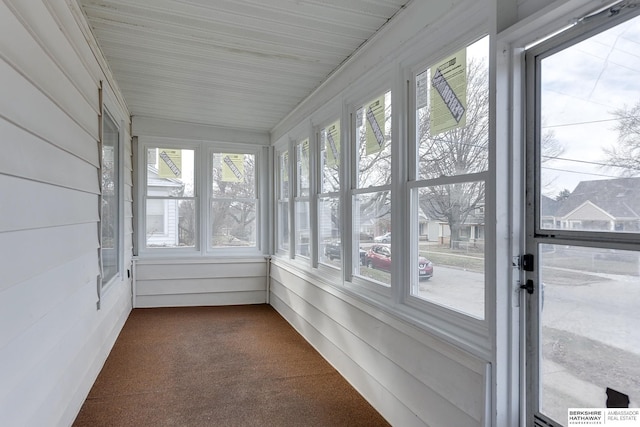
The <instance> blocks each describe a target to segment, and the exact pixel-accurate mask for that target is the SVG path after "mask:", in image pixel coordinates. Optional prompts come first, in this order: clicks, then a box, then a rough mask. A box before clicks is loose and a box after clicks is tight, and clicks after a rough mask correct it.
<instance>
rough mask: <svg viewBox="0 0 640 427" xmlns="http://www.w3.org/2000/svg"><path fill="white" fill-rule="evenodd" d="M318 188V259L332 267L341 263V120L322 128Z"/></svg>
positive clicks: (336, 266)
mask: <svg viewBox="0 0 640 427" xmlns="http://www.w3.org/2000/svg"><path fill="white" fill-rule="evenodd" d="M319 184H320V185H319V191H318V260H319V262H320V263H321V264H324V265H328V266H330V267H333V268H338V269H339V268H340V267H341V265H342V262H341V261H342V245H341V241H340V197H339V196H340V194H339V191H340V121H339V120H338V121H335V122H333V123H331V124H330V125H329V126H326V127H324V128H322V129H321V131H320V180H319Z"/></svg>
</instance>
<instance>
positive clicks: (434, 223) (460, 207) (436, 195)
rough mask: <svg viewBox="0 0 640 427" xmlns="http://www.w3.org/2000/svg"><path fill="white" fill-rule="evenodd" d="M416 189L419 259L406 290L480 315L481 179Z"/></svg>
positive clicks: (466, 312) (482, 255)
mask: <svg viewBox="0 0 640 427" xmlns="http://www.w3.org/2000/svg"><path fill="white" fill-rule="evenodd" d="M417 191H418V198H417V200H418V203H417V206H415V209H417V210H418V211H417V215H415V217H416V218H417V221H418V224H414V229H415V230H418V234H419V238H418V247H417V248H416V249H417V250H416V252H417V255H418V260H417V262H416V264H415V265H416V267H417V268H416V269H415V270H414V271H413V272H412V275H413V280H412V283H413V286H412V291H411V294H412V295H413V296H416V297H418V298H422V299H425V300H428V301H431V302H434V303H437V304H440V305H443V306H446V307H448V308H451V309H453V310H456V311H460V312H463V313H465V314H468V315H470V316H473V317H477V318H479V319H483V318H484V242H485V228H484V197H485V194H484V192H485V185H484V182H468V183H461V184H451V185H442V186H434V187H426V188H420V189H418V190H417ZM431 275H432V276H433V277H430V276H431ZM420 279H422V280H420ZM427 280H428V282H427Z"/></svg>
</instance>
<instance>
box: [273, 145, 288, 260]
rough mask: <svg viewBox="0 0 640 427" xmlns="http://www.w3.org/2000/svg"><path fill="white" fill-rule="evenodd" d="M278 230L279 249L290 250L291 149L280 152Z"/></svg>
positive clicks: (278, 157) (278, 160)
mask: <svg viewBox="0 0 640 427" xmlns="http://www.w3.org/2000/svg"><path fill="white" fill-rule="evenodd" d="M277 162H278V168H277V171H278V186H277V191H278V195H277V197H278V207H277V214H276V215H277V217H278V230H277V241H278V245H277V248H278V251H279V252H288V251H289V245H290V241H289V239H290V237H289V236H290V228H289V150H284V151H281V152H279V153H278V156H277Z"/></svg>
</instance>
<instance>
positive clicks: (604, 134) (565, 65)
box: [541, 17, 640, 197]
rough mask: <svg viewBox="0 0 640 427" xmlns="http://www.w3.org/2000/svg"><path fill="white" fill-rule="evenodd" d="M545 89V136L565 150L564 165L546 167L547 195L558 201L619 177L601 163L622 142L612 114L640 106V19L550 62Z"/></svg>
mask: <svg viewBox="0 0 640 427" xmlns="http://www.w3.org/2000/svg"><path fill="white" fill-rule="evenodd" d="M541 90H542V93H541V100H542V101H541V102H542V104H541V108H542V121H543V131H552V132H553V133H554V135H555V138H556V139H557V140H558V141H559V142H560V143H561V144H562V146H563V147H564V149H565V151H564V153H563V154H562V155H561V158H562V159H565V160H552V161H547V162H545V163H544V164H543V169H542V177H541V181H542V185H543V187H544V188H543V190H542V192H543V193H544V194H546V195H548V196H550V197H554V196H556V195H557V194H558V193H559V192H560V191H561V190H563V189H568V190H570V191H572V190H573V189H574V188H575V186H576V185H577V184H578V183H579V182H580V181H590V180H596V179H611V178H615V177H617V176H619V175H620V172H621V171H620V170H618V169H616V168H610V167H604V166H602V165H600V164H596V163H606V155H605V153H604V151H603V149H604V148H605V147H611V146H614V145H615V144H616V142H617V138H618V132H617V131H616V130H615V125H616V120H615V119H614V116H613V114H612V112H613V111H615V110H617V109H620V108H622V107H625V106H626V107H631V106H633V105H634V104H636V103H638V102H640V17H636V18H634V19H632V20H630V21H627V22H625V23H623V24H621V25H618V26H616V27H614V28H611V29H609V30H607V31H605V32H603V33H600V34H598V35H596V36H594V37H592V38H590V39H587V40H585V41H583V42H581V43H579V44H576V45H573V46H571V47H569V48H567V49H565V50H563V51H560V52H558V53H556V54H554V55H552V56H550V57H548V58H545V59H544V60H543V61H542V80H541Z"/></svg>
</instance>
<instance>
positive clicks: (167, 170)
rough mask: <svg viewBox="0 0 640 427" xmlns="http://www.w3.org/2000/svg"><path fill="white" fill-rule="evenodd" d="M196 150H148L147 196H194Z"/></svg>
mask: <svg viewBox="0 0 640 427" xmlns="http://www.w3.org/2000/svg"><path fill="white" fill-rule="evenodd" d="M193 154H194V150H181V149H178V148H176V149H174V148H151V149H148V150H147V196H156V197H193V196H194V195H195V187H194V179H193V174H194V172H193V164H194V163H193V162H194V160H193Z"/></svg>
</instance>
